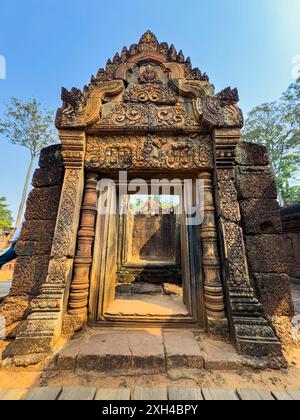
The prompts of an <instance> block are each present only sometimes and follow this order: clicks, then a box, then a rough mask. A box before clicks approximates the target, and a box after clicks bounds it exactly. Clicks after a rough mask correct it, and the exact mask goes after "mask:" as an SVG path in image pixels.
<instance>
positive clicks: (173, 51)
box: [169, 44, 177, 61]
mask: <svg viewBox="0 0 300 420" xmlns="http://www.w3.org/2000/svg"><path fill="white" fill-rule="evenodd" d="M169 57H170V59H171V60H172V61H176V60H177V51H176V48H175V47H174V45H173V44H172V45H171V47H170V49H169Z"/></svg>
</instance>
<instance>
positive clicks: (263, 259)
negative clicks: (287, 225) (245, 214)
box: [246, 235, 285, 273]
mask: <svg viewBox="0 0 300 420" xmlns="http://www.w3.org/2000/svg"><path fill="white" fill-rule="evenodd" d="M246 251H247V257H248V262H249V267H250V271H251V272H252V273H285V266H284V264H283V263H282V261H283V259H284V258H283V246H282V237H281V236H280V235H257V236H246Z"/></svg>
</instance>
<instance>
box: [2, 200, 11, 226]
mask: <svg viewBox="0 0 300 420" xmlns="http://www.w3.org/2000/svg"><path fill="white" fill-rule="evenodd" d="M12 225H13V217H12V213H11V211H10V210H9V209H8V205H7V204H6V198H4V197H0V228H2V229H3V228H9V227H12Z"/></svg>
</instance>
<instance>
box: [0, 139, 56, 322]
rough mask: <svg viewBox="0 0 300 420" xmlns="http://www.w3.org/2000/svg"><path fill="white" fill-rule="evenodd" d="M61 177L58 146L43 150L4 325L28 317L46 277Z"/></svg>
mask: <svg viewBox="0 0 300 420" xmlns="http://www.w3.org/2000/svg"><path fill="white" fill-rule="evenodd" d="M63 175H64V168H63V163H62V159H61V153H60V146H59V145H55V146H50V147H48V148H45V149H43V150H42V152H41V156H40V161H39V168H38V169H37V170H36V171H35V173H34V176H33V180H32V185H33V187H34V188H33V190H32V191H31V193H30V194H29V197H28V200H27V208H26V213H25V221H24V224H23V227H22V232H21V235H20V238H19V241H18V243H17V245H16V253H17V254H18V257H17V259H16V263H15V270H14V276H13V282H12V287H11V290H10V294H9V296H8V298H6V299H5V301H4V302H3V303H2V304H1V306H0V315H3V316H4V317H5V318H6V323H7V325H10V324H13V323H15V322H18V321H21V320H22V319H23V318H24V317H26V316H27V315H28V314H29V312H30V301H31V300H32V299H33V298H34V297H35V296H37V295H38V293H39V290H40V286H41V285H42V283H43V282H44V281H45V278H46V276H47V271H48V265H49V260H50V253H51V247H52V240H53V234H54V229H55V223H56V217H57V212H58V207H59V202H60V194H61V188H62V182H63Z"/></svg>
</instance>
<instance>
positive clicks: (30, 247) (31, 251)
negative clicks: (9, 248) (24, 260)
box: [15, 241, 38, 257]
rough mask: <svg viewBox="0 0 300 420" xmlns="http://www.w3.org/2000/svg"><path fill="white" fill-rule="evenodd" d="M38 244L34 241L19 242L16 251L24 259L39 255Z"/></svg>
mask: <svg viewBox="0 0 300 420" xmlns="http://www.w3.org/2000/svg"><path fill="white" fill-rule="evenodd" d="M37 248H38V242H33V241H18V243H17V245H16V247H15V251H16V254H17V255H19V256H22V257H31V256H33V255H36V254H37Z"/></svg>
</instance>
